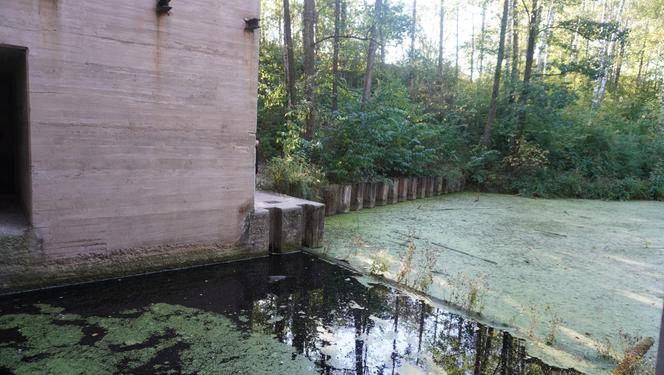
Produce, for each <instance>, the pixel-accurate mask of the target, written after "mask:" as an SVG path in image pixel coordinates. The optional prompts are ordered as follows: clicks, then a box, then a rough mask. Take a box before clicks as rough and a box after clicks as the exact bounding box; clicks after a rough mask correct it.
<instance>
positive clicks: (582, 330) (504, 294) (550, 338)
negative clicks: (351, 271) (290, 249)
mask: <svg viewBox="0 0 664 375" xmlns="http://www.w3.org/2000/svg"><path fill="white" fill-rule="evenodd" d="M325 226H326V242H325V246H324V248H323V249H321V252H322V253H324V254H325V255H327V256H332V257H335V258H338V259H342V260H345V261H348V262H349V263H350V264H351V265H353V266H355V267H357V268H360V269H364V270H365V271H367V272H369V271H370V270H371V269H372V266H373V268H374V269H376V264H377V263H378V264H379V265H381V266H382V265H383V264H385V263H387V264H388V265H389V267H387V268H388V270H387V271H386V272H383V274H384V276H385V277H387V278H389V279H393V280H396V279H397V278H398V277H399V273H400V271H401V260H402V259H404V257H405V255H406V252H407V243H408V242H409V241H412V242H413V243H414V244H415V246H416V248H417V250H416V253H415V255H414V258H413V261H412V269H411V270H408V272H407V275H406V278H405V282H406V283H407V284H409V285H413V286H416V285H417V284H418V283H419V281H420V280H421V278H422V277H423V275H424V274H426V273H427V272H426V271H425V269H427V268H429V269H430V274H431V277H432V279H433V283H432V284H431V285H430V286H428V290H427V292H428V293H429V294H430V295H432V296H434V297H436V298H440V299H443V300H446V301H451V302H454V303H455V304H457V305H461V306H465V307H468V306H469V305H470V303H469V299H470V298H471V297H472V296H473V295H474V297H473V298H475V299H476V301H475V303H474V305H473V306H472V307H471V309H473V310H475V311H478V310H480V309H481V313H482V317H483V318H484V319H485V320H487V321H491V322H493V323H494V324H499V325H501V326H506V327H509V328H508V329H509V330H511V331H512V332H514V333H516V334H517V335H519V336H522V337H525V338H529V339H530V340H529V346H530V347H529V353H530V354H531V355H535V356H537V357H539V358H541V359H543V360H545V361H546V362H547V363H551V364H553V365H558V366H561V367H574V368H576V369H578V370H581V371H584V372H588V373H608V372H610V369H611V368H612V367H613V366H614V362H612V361H611V360H608V359H607V358H606V354H607V353H608V354H610V355H613V356H619V353H620V352H621V351H623V350H624V347H623V342H624V340H623V339H621V337H622V336H631V337H638V336H652V337H654V338H657V336H658V333H659V326H658V324H659V319H660V314H661V311H662V298H663V296H664V291H663V286H664V230H662V228H664V203H662V202H604V201H590V200H543V199H528V198H522V197H515V196H507V195H497V194H481V195H479V196H478V195H477V194H471V193H465V194H451V195H446V196H442V197H435V198H430V199H422V200H417V201H410V202H404V203H400V204H398V205H393V206H386V207H380V208H375V209H371V210H363V211H359V212H355V213H351V214H347V215H338V216H334V217H330V218H328V219H327V221H326V224H325ZM431 253H434V254H435V257H434V259H433V261H432V259H430V258H431V257H430V256H427V254H431ZM378 268H384V267H378ZM478 280H479V281H478ZM656 350H657V348H656V347H654V348H652V349H651V351H650V352H649V356H651V357H652V356H654V354H655V353H656Z"/></svg>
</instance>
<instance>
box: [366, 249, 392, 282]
mask: <svg viewBox="0 0 664 375" xmlns="http://www.w3.org/2000/svg"><path fill="white" fill-rule="evenodd" d="M371 258H372V259H371V267H370V268H369V273H370V274H371V275H374V276H383V275H385V273H386V272H387V271H389V269H390V263H391V261H390V257H389V256H388V255H387V252H386V251H385V250H380V251H377V252H375V253H373V255H372V257H371Z"/></svg>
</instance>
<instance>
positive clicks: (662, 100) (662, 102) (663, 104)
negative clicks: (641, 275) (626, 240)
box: [659, 77, 664, 350]
mask: <svg viewBox="0 0 664 375" xmlns="http://www.w3.org/2000/svg"><path fill="white" fill-rule="evenodd" d="M659 103H660V107H659V110H660V116H661V119H660V120H661V124H662V128H664V77H662V97H661V98H660V99H659ZM662 319H664V318H662ZM661 350H664V349H661Z"/></svg>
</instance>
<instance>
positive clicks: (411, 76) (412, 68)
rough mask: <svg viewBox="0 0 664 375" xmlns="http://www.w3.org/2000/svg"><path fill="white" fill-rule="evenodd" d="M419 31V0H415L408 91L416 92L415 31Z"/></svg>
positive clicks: (409, 55) (409, 54)
mask: <svg viewBox="0 0 664 375" xmlns="http://www.w3.org/2000/svg"><path fill="white" fill-rule="evenodd" d="M416 31H417V0H413V16H412V19H411V21H410V49H409V50H408V64H409V65H410V66H409V67H408V70H409V72H408V91H409V92H410V95H411V96H414V94H415V66H414V65H413V64H414V62H415V61H414V60H415V33H416Z"/></svg>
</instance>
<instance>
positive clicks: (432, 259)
mask: <svg viewBox="0 0 664 375" xmlns="http://www.w3.org/2000/svg"><path fill="white" fill-rule="evenodd" d="M437 261H438V259H437V257H436V253H435V251H434V250H433V249H432V248H431V247H427V248H426V249H425V250H424V267H422V271H421V273H420V275H419V277H418V278H417V281H416V282H415V288H416V289H418V290H419V291H421V292H423V293H426V292H427V291H428V290H429V287H431V284H433V270H434V268H435V267H436V262H437Z"/></svg>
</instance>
